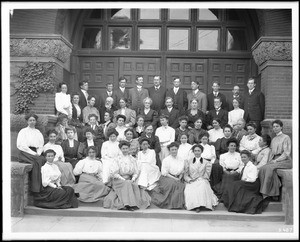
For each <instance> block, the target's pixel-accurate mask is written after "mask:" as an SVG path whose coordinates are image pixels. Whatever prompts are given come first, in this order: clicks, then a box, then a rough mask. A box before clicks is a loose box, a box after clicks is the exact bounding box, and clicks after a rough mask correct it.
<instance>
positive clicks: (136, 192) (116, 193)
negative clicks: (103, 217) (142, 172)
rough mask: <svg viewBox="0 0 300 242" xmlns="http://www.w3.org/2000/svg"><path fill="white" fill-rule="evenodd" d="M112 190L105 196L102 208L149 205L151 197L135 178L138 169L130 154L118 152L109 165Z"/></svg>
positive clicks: (143, 206) (142, 207)
mask: <svg viewBox="0 0 300 242" xmlns="http://www.w3.org/2000/svg"><path fill="white" fill-rule="evenodd" d="M110 172H111V176H112V177H113V178H114V179H113V180H112V190H111V191H110V193H109V194H108V195H107V196H106V197H105V199H104V202H103V207H104V208H111V209H123V208H125V207H126V206H130V207H133V208H141V209H145V208H147V207H149V206H150V202H151V198H150V196H149V195H148V193H147V192H146V191H145V190H144V189H141V188H140V187H139V186H138V184H137V182H136V181H135V182H132V181H131V179H133V178H134V179H136V178H137V177H138V175H139V169H138V166H137V163H136V159H135V158H134V157H132V156H131V155H126V156H124V155H123V154H119V155H118V156H117V157H116V158H115V160H114V163H113V166H112V167H111V170H110Z"/></svg>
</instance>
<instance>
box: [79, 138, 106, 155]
mask: <svg viewBox="0 0 300 242" xmlns="http://www.w3.org/2000/svg"><path fill="white" fill-rule="evenodd" d="M102 144H103V142H102V141H96V140H94V146H95V147H96V158H99V159H101V148H102ZM87 149H88V144H87V141H86V140H85V141H84V142H82V143H80V145H79V147H78V153H79V154H80V155H81V156H82V158H86V157H87V156H88V152H87Z"/></svg>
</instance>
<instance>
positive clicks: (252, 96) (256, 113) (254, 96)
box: [244, 77, 265, 135]
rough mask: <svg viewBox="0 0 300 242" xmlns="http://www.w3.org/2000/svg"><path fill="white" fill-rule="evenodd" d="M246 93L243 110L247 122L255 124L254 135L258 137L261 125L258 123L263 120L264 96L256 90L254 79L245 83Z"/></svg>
mask: <svg viewBox="0 0 300 242" xmlns="http://www.w3.org/2000/svg"><path fill="white" fill-rule="evenodd" d="M247 87H248V91H246V92H245V95H244V97H245V103H244V110H245V112H246V113H247V115H248V119H249V120H246V122H247V123H248V122H249V121H253V122H255V124H256V126H257V129H256V133H257V134H258V135H260V133H261V125H260V122H261V121H262V120H264V114H265V95H264V94H263V93H262V92H261V91H259V90H257V88H255V87H256V83H255V79H254V78H253V77H250V78H249V79H248V83H247Z"/></svg>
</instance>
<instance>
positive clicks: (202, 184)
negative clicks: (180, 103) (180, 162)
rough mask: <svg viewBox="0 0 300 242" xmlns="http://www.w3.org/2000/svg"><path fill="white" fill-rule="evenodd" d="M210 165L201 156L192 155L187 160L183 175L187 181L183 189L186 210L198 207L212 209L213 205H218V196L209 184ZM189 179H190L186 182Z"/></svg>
mask: <svg viewBox="0 0 300 242" xmlns="http://www.w3.org/2000/svg"><path fill="white" fill-rule="evenodd" d="M193 162H194V163H193ZM211 167H212V165H211V163H210V162H209V161H207V160H204V159H202V158H201V157H200V158H198V159H197V158H195V157H194V158H192V159H189V160H188V161H187V163H186V172H185V176H184V179H185V181H186V182H187V183H186V185H185V189H184V197H185V206H186V209H187V210H191V209H194V208H199V207H206V208H208V209H211V210H212V209H213V206H216V205H218V198H217V197H216V195H215V194H214V192H213V190H212V189H211V187H210V184H209V177H210V172H211ZM190 180H192V181H191V182H190V183H188V182H189V181H190Z"/></svg>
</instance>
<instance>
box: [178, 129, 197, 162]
mask: <svg viewBox="0 0 300 242" xmlns="http://www.w3.org/2000/svg"><path fill="white" fill-rule="evenodd" d="M179 139H180V142H181V144H180V145H179V149H178V156H179V157H181V158H182V159H184V160H188V159H189V158H193V157H194V154H193V152H192V147H193V146H192V145H191V144H189V143H188V142H187V141H188V136H187V135H186V134H185V133H182V134H181V135H179Z"/></svg>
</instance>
